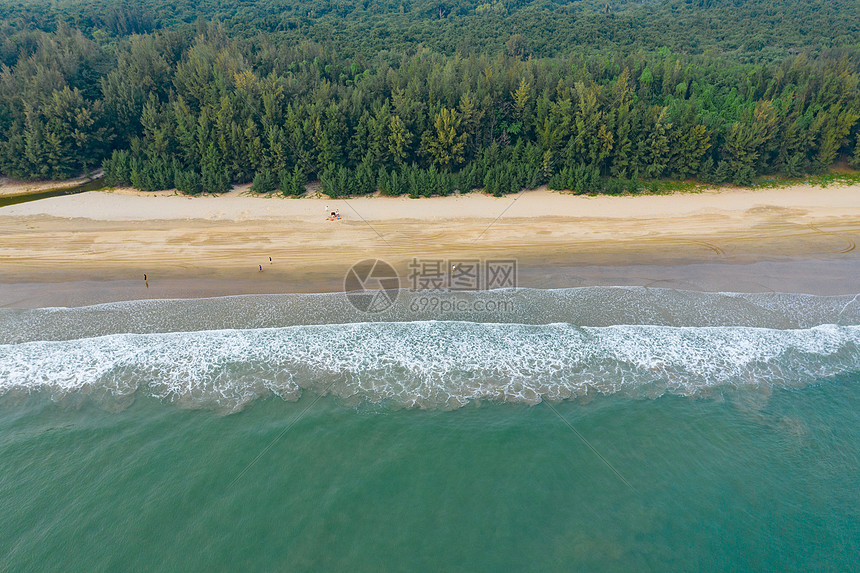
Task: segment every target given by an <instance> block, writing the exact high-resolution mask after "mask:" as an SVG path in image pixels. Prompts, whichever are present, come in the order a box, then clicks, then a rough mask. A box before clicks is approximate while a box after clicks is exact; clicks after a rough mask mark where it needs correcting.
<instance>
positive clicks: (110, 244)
mask: <svg viewBox="0 0 860 573" xmlns="http://www.w3.org/2000/svg"><path fill="white" fill-rule="evenodd" d="M333 210H339V211H340V213H341V215H342V220H340V221H336V222H330V221H327V220H326V218H325V215H326V213H327V212H329V211H333ZM858 239H860V186H856V185H855V186H842V187H829V188H821V187H809V186H796V187H790V188H784V189H768V190H724V191H708V192H703V193H691V194H675V195H666V196H638V197H606V196H599V197H585V196H570V195H564V194H559V193H555V192H550V191H547V190H545V189H543V190H536V191H526V192H523V193H522V194H520V195H512V196H507V197H502V198H495V197H490V196H487V195H483V194H479V193H471V194H467V195H463V196H455V197H446V198H431V199H426V198H425V199H418V200H412V199H406V198H386V197H362V198H354V199H348V200H335V199H325V198H319V199H315V198H301V199H283V198H260V197H251V196H248V195H247V194H246V193H244V192H242V191H234V192H232V193H229V194H227V195H224V196H220V197H195V198H189V197H183V196H175V195H165V194H161V195H160V196H152V195H147V194H142V193H137V192H135V193H129V192H123V193H112V192H88V193H82V194H78V195H72V196H62V197H55V198H51V199H44V200H40V201H34V202H31V203H22V204H18V205H12V206H8V207H3V208H0V283H6V284H7V285H10V284H12V283H19V284H20V283H33V282H42V283H44V282H52V283H60V282H63V281H132V282H130V283H129V284H133V285H136V284H138V281H139V279H141V278H142V276H143V273H147V275H148V277H149V278H151V279H153V280H152V281H151V283H152V285H151V286H154V285H155V284H156V281H174V283H175V284H179V282H181V283H182V284H183V285H184V287H182V289H185V290H186V291H188V292H191V291H194V292H195V293H196V294H200V293H201V292H202V291H201V290H200V288H197V289H196V290H195V289H189V286H188V285H189V283H188V282H187V281H188V280H189V279H195V280H197V281H204V282H203V283H199V284H210V285H212V288H211V289H208V290H205V289H204V290H205V293H206V294H227V293H230V292H267V291H268V292H285V291H286V292H289V291H320V290H337V289H339V288H342V286H341V285H342V278H343V276H344V273H345V272H346V270H347V269H348V268H349V266H350V265H352V264H353V263H355V262H357V261H359V260H362V259H365V258H381V259H384V260H387V261H389V262H391V263H392V264H394V265H395V267H396V268H398V270H399V271H401V272H402V273H404V276H405V275H406V274H408V268H407V266H408V263H409V261H410V260H412V259H413V258H415V257H417V258H439V259H446V260H448V259H452V260H453V259H457V258H483V259H487V258H505V259H509V258H514V259H517V260H518V261H519V263H520V269H521V275H522V276H524V277H526V278H527V279H528V280H529V281H531V283H532V284H531V285H527V286H553V287H559V286H578V285H577V284H575V283H577V280H578V281H579V283H588V282H593V283H595V284H598V283H605V280H603V279H600V278H599V277H598V276H597V275H595V276H594V277H593V278H592V279H582V276H584V275H583V272H584V271H583V269H587V268H590V269H597V268H603V269H610V270H611V269H615V271H612V272H610V271H607V272H609V274H610V275H612V276H614V277H616V278H615V279H614V280H615V281H616V284H628V283H644V282H645V281H646V280H647V281H651V282H654V281H658V282H659V281H660V280H661V277H660V276H657V275H661V274H662V275H666V274H671V273H669V272H668V271H667V270H666V269H671V268H673V267H676V266H678V265H687V266H689V265H717V266H715V267H713V268H715V269H720V268H723V269H729V268H730V267H732V268H735V269H737V268H740V266H741V265H747V267H746V268H750V267H748V265H749V264H750V263H761V262H767V261H772V262H779V261H789V260H791V261H794V262H793V265H794V267H793V270H792V271H791V274H792V275H795V274H797V273H800V274H801V275H802V274H804V273H803V272H802V269H803V268H809V269H816V270H810V271H809V272H808V273H805V274H807V275H808V276H809V279H810V280H812V279H815V278H816V277H825V276H826V277H827V278H826V280H827V281H829V282H828V284H830V285H831V288H830V289H829V290H832V291H834V292H835V291H839V292H854V293H856V292H860V285H858V284H857V282H856V278H857V277H856V275H855V274H853V273H854V272H855V270H856V268H857V263H858V260H860V251H857V250H855V245H856V241H857V240H858ZM269 257H272V260H273V264H271V265H270V264H269V259H268V258H269ZM800 260H804V261H806V260H809V261H815V265H819V266H817V267H816V266H815V265H811V266H810V265H806V266H800V267H798V266H797V264H798V263H797V262H798V261H800ZM727 263H728V264H727ZM822 264H824V266H823V267H822V266H821V265H822ZM259 265H262V266H263V268H264V271H265V272H263V273H260V272H259V270H258V269H259ZM631 265H633V266H631ZM622 267H624V268H628V269H633V268H634V267H635V268H638V269H639V270H638V271H637V273H638V275H637V276H638V277H639V278H637V279H636V280H632V279H630V277H629V276H628V275H629V273H625V272H618V269H619V268H622ZM690 268H692V267H690ZM642 269H650V270H649V271H647V272H646V271H643V270H642ZM657 269H663V270H661V271H658V270H657ZM837 269H841V270H839V271H838V272H835V270H837ZM572 270H577V272H576V273H574V272H573V271H572ZM580 271H583V272H580ZM829 271H834V272H830V273H829V274H828V272H829ZM630 272H632V271H630ZM708 272H710V273H711V274H712V275H713V276H714V279H713V280H711V282H710V284H712V285H717V284H718V283H719V280H717V279H718V277H719V276H720V275H721V274H725V273H724V272H723V273H721V272H718V271H713V270H712V271H708ZM577 273H578V274H577ZM702 273H704V274H707V272H705V271H704V270H703V271H702ZM587 274H588V273H585V275H587ZM676 274H678V273H676ZM704 274H703V275H702V276H704ZM747 274H749V273H747ZM574 275H576V277H579V278H578V279H577V278H576V277H574ZM604 275H606V273H604ZM604 275H601V276H604ZM640 275H641V276H640ZM646 275H647V276H646ZM778 275H779V273H776V274H773V276H771V278H770V279H768V280H769V281H770V282H769V283H768V284H767V285H765V287H763V288H767V289H773V290H780V288H775V287H779V286H780V284H781V280H780V278H779V276H778ZM681 276H686V277H687V278H685V279H683V280H685V281H687V282H689V281H690V280H693V279H695V278H696V276H695V275H691V274H690V273H686V274H684V273H681V274H680V275H679V277H681ZM625 277H626V278H625ZM755 279H756V275H755V273H752V274H751V275H750V276H749V277H748V278H746V279H744V280H745V281H746V282H747V283H749V284H751V283H752V282H756V281H755ZM677 280H682V278H677ZM820 280H825V279H824V278H820ZM177 281H179V282H177ZM182 281H186V282H182ZM206 281H208V282H206ZM521 282H522V281H521ZM724 282H725V281H724ZM81 284H83V283H81ZM87 284H90V283H87ZM123 284H124V283H123ZM217 285H220V286H217ZM0 287H2V284H0ZM177 288H179V287H177ZM705 288H708V287H707V286H705ZM713 288H719V289H723V286H713ZM795 288H799V289H802V290H808V291H811V290H816V289H812V288H811V287H810V288H804V287H803V285H795ZM182 289H180V290H182ZM6 290H7V291H8V290H9V289H8V288H7V289H6ZM724 290H730V289H724ZM737 290H748V289H737ZM782 290H788V289H782ZM817 290H822V289H820V288H819V289H817ZM823 290H828V289H823ZM19 291H20V287H19ZM19 291H16V294H15V295H14V296H18V295H19V294H20V292H19ZM171 292H175V289H174V291H171ZM153 293H154V291H148V292H147V293H145V294H142V295H141V296H152V294H153ZM10 296H12V295H9V296H7V297H5V298H6V300H5V301H4V300H3V297H0V304H8V303H9V302H10V301H9V300H8V299H9V298H10Z"/></svg>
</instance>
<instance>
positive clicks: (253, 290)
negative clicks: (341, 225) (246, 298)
mask: <svg viewBox="0 0 860 573" xmlns="http://www.w3.org/2000/svg"><path fill="white" fill-rule="evenodd" d="M519 263H520V265H519V269H518V281H517V284H518V288H522V289H543V290H556V289H565V288H580V287H644V288H646V289H672V290H681V291H693V292H721V293H769V292H772V293H792V294H810V295H817V296H839V295H854V294H858V293H860V285H858V284H857V281H856V277H857V276H860V258H854V259H851V260H825V259H807V258H795V259H787V260H781V261H774V260H764V261H758V262H750V263H734V264H733V263H703V262H690V261H674V262H670V264H662V265H658V264H651V265H636V264H626V265H582V266H576V265H571V266H566V267H558V266H538V265H531V264H529V263H531V261H525V263H526V264H525V265H523V261H519ZM397 271H398V274H399V276H400V279H401V288H403V289H406V290H408V289H409V288H410V284H409V281H408V278H407V276H405V275H404V274H403V269H397ZM343 291H344V288H343V277H342V276H337V275H336V274H334V273H332V274H329V275H325V276H320V275H317V276H310V275H306V274H300V275H297V276H294V277H283V276H279V277H277V278H276V277H267V278H266V279H262V280H252V279H243V278H228V277H223V278H212V277H208V278H206V277H201V278H169V277H168V278H162V277H152V278H150V279H149V280H148V286H147V283H144V281H143V280H140V279H138V280H132V279H126V280H121V279H110V280H103V279H99V278H97V277H81V278H71V279H70V280H62V281H47V280H43V281H38V282H6V283H3V282H0V308H46V307H80V306H90V305H96V304H105V303H113V302H124V301H135V300H158V299H196V298H218V297H226V296H242V295H278V294H326V293H338V292H343ZM452 294H453V295H454V296H456V294H455V293H452ZM428 296H433V293H429V294H428ZM443 296H445V295H444V294H443ZM368 316H370V317H372V315H368Z"/></svg>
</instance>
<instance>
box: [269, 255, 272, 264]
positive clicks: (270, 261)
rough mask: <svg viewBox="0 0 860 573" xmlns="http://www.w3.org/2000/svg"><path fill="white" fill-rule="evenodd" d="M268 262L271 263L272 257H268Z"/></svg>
mask: <svg viewBox="0 0 860 573" xmlns="http://www.w3.org/2000/svg"><path fill="white" fill-rule="evenodd" d="M269 264H270V265H271V264H272V257H269Z"/></svg>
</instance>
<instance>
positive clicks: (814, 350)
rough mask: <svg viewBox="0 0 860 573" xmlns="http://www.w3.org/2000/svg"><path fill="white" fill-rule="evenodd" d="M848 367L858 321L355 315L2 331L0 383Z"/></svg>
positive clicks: (370, 388) (625, 386) (516, 397)
mask: <svg viewBox="0 0 860 573" xmlns="http://www.w3.org/2000/svg"><path fill="white" fill-rule="evenodd" d="M857 371H860V327H857V326H836V325H824V326H817V327H814V328H809V329H803V330H775V329H763V328H749V327H668V326H642V325H636V326H623V325H622V326H609V327H575V326H571V325H569V324H549V325H522V324H479V323H469V322H433V321H429V322H411V323H357V324H345V325H318V326H291V327H283V328H263V329H244V330H217V331H197V332H174V333H154V334H114V335H108V336H101V337H95V338H85V339H79V340H68V341H37V342H26V343H19V344H7V345H0V395H19V394H29V393H33V392H48V393H50V394H51V395H52V396H54V397H56V398H57V399H62V398H64V397H67V396H69V395H72V394H75V395H84V394H86V395H96V396H99V397H108V398H110V397H116V396H129V395H139V394H142V395H148V396H155V397H158V398H161V399H164V400H168V401H171V402H176V403H179V404H183V405H187V406H191V407H215V408H222V409H227V410H235V409H238V408H241V407H242V406H243V405H244V404H247V403H248V402H249V401H252V400H254V399H255V398H257V397H260V396H267V395H270V394H276V395H278V396H281V397H283V398H284V399H297V398H298V397H299V396H300V394H301V392H302V391H303V390H312V391H314V392H318V393H331V394H334V395H336V396H339V397H341V398H343V399H346V400H349V401H370V402H375V403H376V402H391V403H393V404H396V405H399V406H406V407H421V408H437V407H441V408H453V407H458V406H461V405H463V404H466V403H468V402H469V401H472V400H494V401H499V402H522V403H528V404H535V403H538V402H540V401H541V400H543V399H551V400H559V399H569V398H575V397H578V396H583V395H585V394H589V393H595V392H596V393H601V394H615V393H623V394H625V395H630V396H635V397H656V396H660V395H663V394H665V393H671V394H678V395H685V396H701V395H707V394H709V393H712V392H714V391H719V390H720V389H723V388H727V387H731V388H737V387H743V386H756V387H759V386H768V385H776V386H802V385H806V384H810V383H814V382H816V381H818V380H820V379H822V378H826V377H830V376H835V375H839V374H844V373H852V372H857Z"/></svg>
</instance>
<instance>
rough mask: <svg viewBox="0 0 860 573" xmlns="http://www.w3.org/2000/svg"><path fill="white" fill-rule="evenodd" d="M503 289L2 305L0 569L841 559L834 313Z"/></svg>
mask: <svg viewBox="0 0 860 573" xmlns="http://www.w3.org/2000/svg"><path fill="white" fill-rule="evenodd" d="M498 296H500V297H508V298H511V297H513V300H515V302H517V303H518V304H517V305H515V306H514V307H509V310H508V311H506V312H505V313H503V314H495V315H492V316H490V315H485V316H482V317H479V316H463V315H451V316H438V317H435V319H436V320H431V319H432V318H434V317H430V316H419V317H416V319H417V322H415V321H411V322H410V321H407V320H406V319H407V318H409V317H408V316H407V315H406V314H403V313H405V311H404V309H403V308H395V309H393V310H392V313H390V314H388V315H384V316H379V317H375V318H376V319H377V321H376V322H372V323H355V322H353V321H352V320H351V319H352V317H351V316H350V315H349V314H348V309H346V307H343V306H341V303H340V302H339V300H340V299H339V298H338V297H337V296H336V295H332V296H330V297H313V296H304V297H303V296H291V295H284V296H280V297H230V298H227V299H212V300H197V301H154V302H146V303H122V304H116V305H103V306H99V307H87V308H82V309H36V310H29V311H22V310H19V311H9V310H4V311H0V327H2V328H0V500H2V503H0V531H2V532H3V534H2V535H0V570H4V571H5V570H13V571H17V570H105V569H111V570H117V569H120V570H151V569H162V570H211V569H217V570H223V569H231V570H232V569H244V570H323V571H330V570H355V571H378V570H404V571H406V570H408V571H414V570H440V569H441V570H450V571H496V570H532V571H555V570H559V571H569V570H610V571H616V570H617V571H629V570H661V571H662V570H673V571H688V570H693V569H697V570H713V571H725V570H735V571H737V570H751V571H752V570H755V571H758V570H851V569H852V568H855V567H856V555H857V554H858V550H860V542H858V540H860V510H858V508H860V471H858V470H860V327H858V326H857V325H858V324H860V320H858V313H860V309H858V306H857V301H856V300H855V299H854V297H809V296H804V295H735V294H701V293H684V292H677V291H671V292H670V291H653V289H652V290H651V291H648V290H647V289H606V288H601V289H573V290H565V291H550V292H547V291H535V292H529V291H520V292H518V293H517V294H516V295H514V294H510V293H508V294H498ZM407 302H408V301H407ZM586 303H587V304H586ZM598 303H599V304H598ZM542 313H543V314H542ZM337 317H342V318H345V319H346V320H345V321H344V323H338V322H337V320H335V319H336V318H337ZM380 318H381V319H382V321H379V320H378V319H380ZM476 319H483V320H476ZM548 319H550V320H548ZM554 319H561V320H554Z"/></svg>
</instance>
